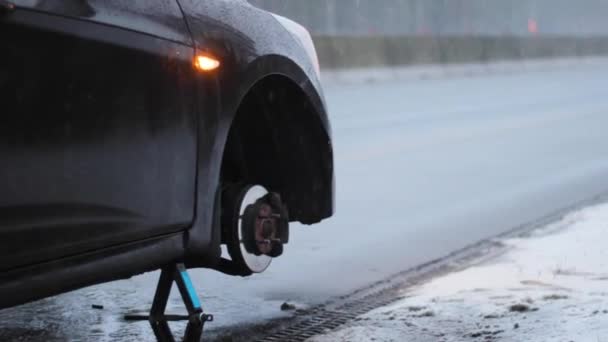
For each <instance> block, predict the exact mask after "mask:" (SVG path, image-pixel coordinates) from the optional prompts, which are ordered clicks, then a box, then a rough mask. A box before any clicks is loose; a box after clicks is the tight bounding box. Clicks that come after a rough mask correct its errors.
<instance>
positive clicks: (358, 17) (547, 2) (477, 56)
mask: <svg viewBox="0 0 608 342" xmlns="http://www.w3.org/2000/svg"><path fill="white" fill-rule="evenodd" d="M250 2H251V3H252V4H254V5H256V6H258V7H260V8H264V9H267V10H270V11H273V12H275V13H278V14H281V15H283V16H286V17H288V18H292V19H294V20H296V21H297V22H299V23H301V24H303V25H304V26H305V27H306V28H308V29H309V31H310V32H311V33H312V35H313V36H314V39H315V43H316V45H317V49H318V50H319V51H318V52H319V57H320V59H321V63H322V66H324V67H326V68H327V67H330V68H340V67H366V66H379V65H380V66H381V65H404V64H426V63H458V62H476V61H489V60H496V59H508V60H511V59H522V58H541V57H557V56H560V57H561V56H587V55H597V54H606V53H608V39H606V38H605V36H606V35H607V34H608V21H607V20H606V19H605V18H606V13H608V1H605V0H582V1H572V0H516V1H500V0H493V1H492V0H374V1H369V0H306V1H301V0H251V1H250Z"/></svg>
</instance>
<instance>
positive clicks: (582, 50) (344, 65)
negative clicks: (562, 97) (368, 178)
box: [313, 36, 608, 69]
mask: <svg viewBox="0 0 608 342" xmlns="http://www.w3.org/2000/svg"><path fill="white" fill-rule="evenodd" d="M313 39H314V41H315V45H316V47H317V53H318V55H319V60H320V62H321V67H322V68H325V69H351V68H366V67H385V66H388V67H392V66H404V65H424V64H459V63H487V62H494V61H514V60H527V59H539V58H543V59H546V58H560V57H584V56H604V55H608V37H556V36H552V37H546V36H543V37H540V36H539V37H532V36H531V37H523V36H519V37H517V36H504V37H493V36H481V37H472V36H471V37H469V36H441V37H430V36H391V37H372V36H370V37H355V36H317V37H313Z"/></svg>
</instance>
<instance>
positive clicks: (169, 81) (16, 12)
mask: <svg viewBox="0 0 608 342" xmlns="http://www.w3.org/2000/svg"><path fill="white" fill-rule="evenodd" d="M319 82H320V72H319V66H318V61H317V57H316V53H315V50H314V47H313V43H312V40H311V37H310V35H309V34H308V32H307V31H306V30H305V29H304V28H303V27H301V26H300V25H298V24H296V23H294V22H292V21H290V20H288V19H285V18H283V17H280V16H277V15H274V14H271V13H269V12H266V11H263V10H261V9H258V8H256V7H253V6H252V5H250V4H249V3H247V2H246V1H243V0H10V1H4V0H0V120H1V121H0V163H1V164H0V165H1V166H0V308H5V307H10V306H14V305H18V304H22V303H25V302H28V301H32V300H35V299H39V298H43V297H47V296H50V295H54V294H58V293H62V292H66V291H69V290H72V289H76V288H80V287H83V286H88V285H93V284H97V283H101V282H107V281H112V280H115V279H122V278H128V277H131V276H133V275H135V274H139V273H142V272H146V271H152V270H155V269H159V268H161V267H163V265H167V264H170V263H173V262H179V263H184V264H185V265H186V266H187V267H205V268H212V269H216V270H218V271H221V272H224V273H227V274H231V275H237V276H247V275H250V274H252V273H258V272H262V271H264V270H265V269H266V267H268V265H269V263H270V261H271V260H272V258H276V257H278V256H280V255H281V254H282V253H283V246H284V244H286V243H287V242H288V240H289V228H288V223H289V222H293V221H298V222H302V223H304V224H314V223H317V222H319V221H321V220H323V219H325V218H328V217H330V216H331V215H332V214H333V211H334V172H333V155H332V153H333V152H332V141H331V133H330V126H329V122H328V118H327V113H326V107H325V102H324V98H323V94H322V90H321V86H320V83H319ZM222 244H226V245H227V250H228V251H229V253H228V254H229V255H222V249H221V245H222Z"/></svg>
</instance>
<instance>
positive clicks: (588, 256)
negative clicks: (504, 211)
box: [310, 204, 608, 342]
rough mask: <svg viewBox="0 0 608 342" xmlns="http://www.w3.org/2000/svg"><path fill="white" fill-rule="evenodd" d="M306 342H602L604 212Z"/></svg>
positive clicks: (573, 218) (605, 330) (519, 244)
mask: <svg viewBox="0 0 608 342" xmlns="http://www.w3.org/2000/svg"><path fill="white" fill-rule="evenodd" d="M503 242H504V243H505V244H506V245H507V246H508V247H509V249H508V251H507V252H506V253H505V254H503V255H501V256H500V257H498V258H496V259H494V260H491V261H489V262H484V263H482V264H478V265H474V266H472V267H470V268H468V269H465V270H462V271H459V272H455V273H451V274H448V275H445V276H443V277H440V278H437V279H434V280H432V281H430V282H428V283H426V284H422V285H420V286H419V287H417V288H413V289H412V288H410V289H406V290H404V293H403V295H404V297H405V298H404V299H403V300H401V301H399V302H397V303H395V304H392V305H390V306H387V307H384V308H380V309H377V310H374V311H372V312H370V313H368V314H365V315H363V316H361V317H358V318H357V319H356V320H355V321H354V322H353V323H352V324H350V325H348V326H346V327H344V328H343V329H340V330H338V331H335V332H332V333H329V334H327V335H324V336H318V337H315V338H312V339H311V340H310V341H311V342H312V341H314V342H325V341H593V342H601V341H608V204H602V205H598V206H594V207H590V208H587V209H584V210H581V211H578V212H575V213H572V214H569V215H567V216H566V217H564V218H563V219H562V220H560V221H559V222H557V223H554V224H551V225H549V226H547V227H545V228H543V229H539V230H537V231H535V232H533V233H532V234H531V235H530V236H528V237H526V238H516V239H508V240H504V241H503Z"/></svg>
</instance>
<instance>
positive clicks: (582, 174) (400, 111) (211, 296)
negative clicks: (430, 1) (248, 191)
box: [0, 63, 608, 341]
mask: <svg viewBox="0 0 608 342" xmlns="http://www.w3.org/2000/svg"><path fill="white" fill-rule="evenodd" d="M326 87H327V89H326V90H327V100H328V104H329V106H330V113H331V119H332V124H333V129H334V138H335V158H336V181H337V198H336V200H337V214H336V216H335V217H334V218H332V219H331V220H328V221H326V222H324V223H322V224H320V225H317V226H313V227H304V226H299V225H294V226H293V228H292V236H291V241H292V243H291V244H290V245H288V246H287V248H286V253H285V256H284V257H282V258H281V259H278V260H275V261H274V263H273V265H271V268H270V269H269V271H268V272H267V273H264V274H262V275H258V276H254V277H251V278H247V279H240V278H231V277H228V276H224V275H221V274H219V273H217V272H211V271H201V270H195V271H192V277H193V281H194V283H195V285H196V286H197V288H198V291H199V293H200V295H201V297H202V301H203V306H204V307H205V309H206V311H208V312H211V313H213V314H215V318H216V322H214V323H211V324H210V325H209V327H210V328H212V329H217V328H225V327H229V326H235V325H238V326H242V325H243V324H246V323H253V322H258V321H260V320H265V319H268V318H272V317H280V316H281V315H287V314H286V313H283V312H281V311H280V309H279V307H280V305H281V304H282V303H283V302H285V301H288V302H291V303H295V304H296V305H297V306H300V307H305V306H307V305H312V304H316V303H319V302H323V301H325V300H327V299H328V298H331V297H333V296H336V295H340V294H345V293H348V292H349V291H351V290H353V289H356V288H359V287H362V286H365V285H366V284H369V283H371V282H373V281H377V280H380V279H383V278H386V277H388V276H390V275H391V274H393V273H396V272H398V271H401V270H404V269H407V268H410V267H412V266H415V265H417V264H420V263H423V262H425V261H429V260H432V259H434V258H437V257H441V256H443V255H446V254H448V253H449V252H451V251H453V250H455V249H458V248H461V247H464V246H465V245H468V244H470V243H473V242H475V241H478V240H480V239H484V238H488V237H491V236H494V235H497V234H499V233H501V232H504V231H507V230H509V229H511V228H513V227H515V226H518V225H521V224H524V223H526V222H530V221H532V220H535V219H537V218H539V217H542V216H544V215H547V214H550V213H552V212H555V211H557V210H560V209H562V208H564V207H567V206H570V205H572V204H574V203H576V202H578V201H581V200H585V199H589V198H591V197H593V196H595V195H597V194H600V193H604V192H606V191H608V182H607V181H606V179H608V158H607V156H608V139H607V138H606V128H607V127H608V96H607V95H606V89H608V63H606V64H605V65H593V66H589V65H581V66H577V67H571V68H560V69H554V70H544V71H538V72H525V73H523V72H521V73H518V72H514V73H511V74H487V75H480V76H475V77H465V76H462V77H456V76H452V77H446V78H438V79H430V80H413V79H411V80H407V81H399V82H397V81H393V82H384V83H375V84H351V85H344V84H328V85H327V86H326ZM157 276H158V274H157V273H151V274H145V275H142V276H139V277H136V278H133V279H130V280H125V281H119V282H115V283H110V284H104V285H100V286H96V287H92V288H87V289H83V290H79V291H76V292H73V293H69V294H65V295H62V296H59V297H55V298H50V299H46V300H43V301H41V302H37V303H33V304H28V305H26V306H22V307H18V308H13V309H8V310H3V311H0V340H2V341H10V340H19V339H18V338H19V337H20V336H21V337H23V340H28V341H38V340H40V341H53V340H58V341H64V340H100V341H104V340H108V341H110V340H116V339H120V340H127V341H139V340H149V339H150V338H151V337H152V335H151V331H150V330H149V328H148V326H147V324H146V323H145V322H141V323H126V322H124V321H123V320H122V315H123V314H124V313H128V312H134V311H135V312H142V313H143V312H145V310H147V308H149V306H150V304H151V301H152V296H153V293H154V287H155V285H156V280H157ZM174 292H175V291H174ZM92 304H98V305H103V309H102V310H96V309H92V307H91V305H92ZM170 307H171V311H172V312H175V313H180V312H181V311H182V309H181V305H180V303H179V300H178V298H177V297H175V298H173V301H172V303H171V304H170ZM182 327H183V326H182Z"/></svg>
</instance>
